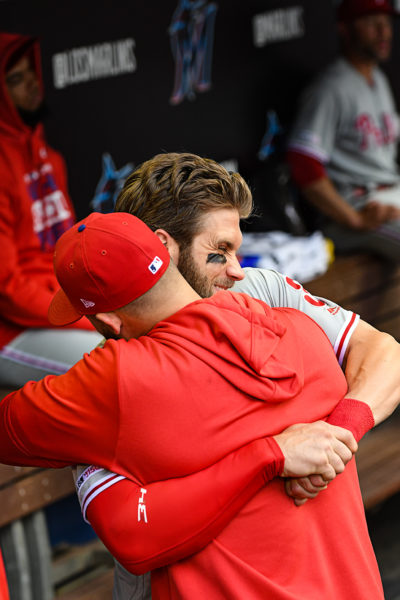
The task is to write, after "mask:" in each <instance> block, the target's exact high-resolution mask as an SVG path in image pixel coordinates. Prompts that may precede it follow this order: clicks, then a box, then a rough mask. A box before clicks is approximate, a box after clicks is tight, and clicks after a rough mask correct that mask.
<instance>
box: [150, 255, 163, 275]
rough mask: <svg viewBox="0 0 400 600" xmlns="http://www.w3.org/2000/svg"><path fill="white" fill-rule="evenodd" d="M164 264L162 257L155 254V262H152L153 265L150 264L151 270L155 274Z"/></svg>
mask: <svg viewBox="0 0 400 600" xmlns="http://www.w3.org/2000/svg"><path fill="white" fill-rule="evenodd" d="M162 264H163V261H162V260H161V258H158V256H155V257H154V260H153V262H152V263H151V265H149V271H151V272H152V273H153V275H155V274H156V273H157V271H158V269H159V268H160V267H161V265H162Z"/></svg>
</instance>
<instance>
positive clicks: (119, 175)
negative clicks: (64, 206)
mask: <svg viewBox="0 0 400 600" xmlns="http://www.w3.org/2000/svg"><path fill="white" fill-rule="evenodd" d="M101 160H102V168H103V171H102V174H101V177H100V180H99V182H98V184H97V187H96V191H95V193H94V197H93V199H92V201H91V202H90V206H91V208H92V209H93V210H94V211H96V212H101V213H110V212H113V211H114V208H115V203H116V201H117V198H118V194H119V193H120V191H121V189H122V187H123V185H124V183H125V180H126V178H127V177H128V175H130V173H131V172H132V170H133V165H132V164H131V163H128V164H126V165H125V166H124V167H122V168H121V169H119V170H117V169H116V168H115V164H114V161H113V159H112V158H111V154H108V153H104V154H103V156H102V159H101Z"/></svg>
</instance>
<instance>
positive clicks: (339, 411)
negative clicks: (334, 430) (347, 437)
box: [327, 398, 375, 442]
mask: <svg viewBox="0 0 400 600" xmlns="http://www.w3.org/2000/svg"><path fill="white" fill-rule="evenodd" d="M327 423H330V425H337V426H338V427H343V428H344V429H349V430H350V431H351V432H352V434H353V435H354V437H355V439H356V441H357V442H359V441H360V440H361V438H362V437H363V435H364V434H366V433H367V431H369V430H370V429H372V427H373V426H374V425H375V420H374V416H373V414H372V411H371V409H370V407H369V406H368V404H365V402H361V401H360V400H353V399H352V398H343V400H341V401H340V402H339V404H337V406H336V407H335V408H334V410H333V411H332V412H331V414H330V415H329V417H328V418H327Z"/></svg>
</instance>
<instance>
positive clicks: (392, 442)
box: [305, 254, 400, 509]
mask: <svg viewBox="0 0 400 600" xmlns="http://www.w3.org/2000/svg"><path fill="white" fill-rule="evenodd" d="M305 287H306V288H307V289H308V290H309V291H310V292H311V293H312V294H314V295H317V296H322V297H326V298H329V299H330V300H333V301H335V302H337V303H338V304H340V305H341V306H343V307H344V308H348V309H351V310H353V311H354V312H356V313H358V314H359V315H360V316H361V318H362V319H364V320H365V321H368V322H369V323H371V325H373V326H374V327H376V328H377V329H380V330H381V331H386V332H387V333H390V334H391V335H392V336H393V337H394V338H396V339H397V340H398V341H400V266H399V265H396V264H395V263H389V262H387V261H384V260H382V259H379V258H377V257H375V256H370V255H366V254H356V255H349V256H342V257H338V258H337V259H336V260H335V261H334V263H333V264H332V265H331V267H330V268H329V269H328V271H327V272H326V273H325V274H324V275H322V276H321V277H318V278H317V279H315V280H313V281H312V282H309V283H308V284H306V286H305ZM399 367H400V365H399ZM356 461H357V468H358V473H359V478H360V485H361V491H362V494H363V500H364V506H365V508H366V509H370V508H373V507H374V506H376V505H377V504H379V503H380V502H382V501H383V500H386V499H387V498H389V497H390V496H392V495H393V494H395V493H397V492H399V491H400V409H397V411H395V413H394V414H393V415H392V416H391V417H390V418H389V419H387V420H386V421H385V422H384V423H382V424H381V425H379V426H378V427H376V428H375V429H373V430H372V431H370V432H369V433H368V435H367V436H365V438H363V439H362V440H361V442H360V444H359V449H358V452H357V455H356Z"/></svg>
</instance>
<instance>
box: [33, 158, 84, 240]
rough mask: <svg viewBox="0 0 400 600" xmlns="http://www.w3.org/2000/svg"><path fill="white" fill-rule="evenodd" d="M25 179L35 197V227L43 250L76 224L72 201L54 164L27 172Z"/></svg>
mask: <svg viewBox="0 0 400 600" xmlns="http://www.w3.org/2000/svg"><path fill="white" fill-rule="evenodd" d="M24 181H25V183H26V186H27V190H28V193H29V196H30V198H31V199H32V205H31V210H32V221H33V230H34V232H35V233H36V235H37V236H38V237H39V239H40V245H41V248H42V250H45V251H46V250H52V249H53V248H54V245H55V243H56V241H57V239H58V238H59V237H60V236H61V235H62V234H63V233H64V231H67V229H69V228H70V227H71V226H72V225H73V223H74V221H73V216H72V214H71V210H70V208H69V206H68V202H67V200H66V198H65V196H64V194H63V192H62V191H61V190H60V189H59V188H58V186H57V183H56V181H55V179H54V175H53V169H52V166H51V164H50V163H45V164H44V165H42V166H41V167H40V169H39V170H35V171H32V172H31V173H26V174H25V175H24Z"/></svg>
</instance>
